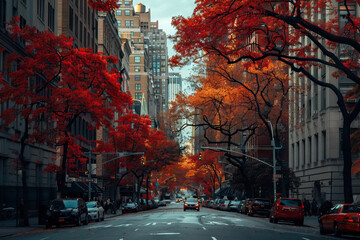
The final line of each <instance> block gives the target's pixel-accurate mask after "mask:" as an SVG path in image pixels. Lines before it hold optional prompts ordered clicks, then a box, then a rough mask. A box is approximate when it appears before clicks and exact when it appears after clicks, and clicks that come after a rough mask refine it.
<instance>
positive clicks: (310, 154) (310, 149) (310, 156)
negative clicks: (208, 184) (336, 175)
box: [308, 137, 312, 164]
mask: <svg viewBox="0 0 360 240" xmlns="http://www.w3.org/2000/svg"><path fill="white" fill-rule="evenodd" d="M308 144H309V148H308V149H309V162H308V163H309V164H311V161H312V146H311V145H312V141H311V137H308Z"/></svg>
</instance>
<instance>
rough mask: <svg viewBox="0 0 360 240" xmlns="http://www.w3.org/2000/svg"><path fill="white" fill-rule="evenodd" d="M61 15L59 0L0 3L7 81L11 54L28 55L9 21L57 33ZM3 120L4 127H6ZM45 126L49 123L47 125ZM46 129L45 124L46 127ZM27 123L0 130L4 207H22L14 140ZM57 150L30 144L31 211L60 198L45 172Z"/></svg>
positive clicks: (1, 64) (0, 60)
mask: <svg viewBox="0 0 360 240" xmlns="http://www.w3.org/2000/svg"><path fill="white" fill-rule="evenodd" d="M57 15H58V11H57V1H56V0H39V1H25V0H0V48H2V49H3V51H0V72H2V73H4V74H3V75H4V81H8V80H9V76H8V74H6V73H7V72H8V70H7V69H6V66H5V61H6V59H7V57H8V56H9V54H13V53H17V54H19V55H23V56H24V55H25V51H24V43H23V42H22V41H13V39H12V38H11V37H10V36H9V32H8V31H7V29H6V27H7V26H6V25H5V23H6V22H10V21H11V19H12V17H14V16H17V17H19V18H20V25H21V26H24V25H25V24H28V25H30V26H32V27H36V28H37V29H38V30H39V31H45V30H48V31H50V32H53V33H55V32H56V30H57V28H58V26H57V25H58V22H57V21H56V19H57ZM14 69H16V64H12V65H11V69H10V71H11V70H14ZM9 105H10V103H9V102H4V103H2V104H0V115H1V114H2V112H3V111H4V110H6V109H7V108H8V107H9ZM3 123H4V122H3V120H1V119H0V126H2V124H3ZM43 123H45V120H44V122H43ZM44 126H45V125H44ZM24 127H25V124H24V121H23V120H22V119H21V118H17V119H16V120H15V121H14V123H13V124H11V125H10V126H8V127H4V128H2V127H0V206H7V207H13V208H15V209H19V208H20V199H23V195H22V176H23V173H24V172H25V171H23V168H22V166H20V163H19V161H17V160H16V159H18V153H19V150H20V143H19V141H14V139H13V138H12V136H13V135H14V134H15V133H17V134H18V135H19V136H22V134H23V132H24ZM55 153H56V151H55V150H54V148H51V147H50V146H48V145H46V144H37V145H34V144H27V146H26V151H25V160H24V161H25V162H26V164H25V166H24V169H25V170H26V182H27V186H28V208H29V211H30V212H36V209H38V207H39V206H40V205H44V204H45V205H46V204H48V202H49V200H51V199H54V198H55V197H56V182H55V174H54V173H51V172H49V171H44V170H45V169H46V167H47V166H48V165H49V164H52V163H53V162H52V159H53V157H54V156H55Z"/></svg>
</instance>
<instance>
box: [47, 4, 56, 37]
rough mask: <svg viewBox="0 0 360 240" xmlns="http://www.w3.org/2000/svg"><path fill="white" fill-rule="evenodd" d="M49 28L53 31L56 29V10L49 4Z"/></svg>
mask: <svg viewBox="0 0 360 240" xmlns="http://www.w3.org/2000/svg"><path fill="white" fill-rule="evenodd" d="M48 26H49V29H50V30H51V31H54V29H55V9H54V8H53V7H52V6H51V4H50V3H48Z"/></svg>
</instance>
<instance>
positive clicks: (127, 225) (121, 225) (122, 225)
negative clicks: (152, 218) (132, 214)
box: [114, 223, 132, 227]
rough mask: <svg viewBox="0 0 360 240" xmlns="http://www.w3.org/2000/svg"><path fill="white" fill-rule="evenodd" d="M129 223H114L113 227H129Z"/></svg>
mask: <svg viewBox="0 0 360 240" xmlns="http://www.w3.org/2000/svg"><path fill="white" fill-rule="evenodd" d="M131 225H132V224H130V223H127V224H120V225H116V226H114V227H129V226H131Z"/></svg>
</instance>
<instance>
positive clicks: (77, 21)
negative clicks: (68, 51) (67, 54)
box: [75, 14, 79, 37]
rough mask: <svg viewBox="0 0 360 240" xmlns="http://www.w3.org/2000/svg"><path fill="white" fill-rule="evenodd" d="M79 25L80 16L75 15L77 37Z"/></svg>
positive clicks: (76, 35)
mask: <svg viewBox="0 0 360 240" xmlns="http://www.w3.org/2000/svg"><path fill="white" fill-rule="evenodd" d="M78 25H79V20H78V16H77V15H76V14H75V37H78V35H79V34H78Z"/></svg>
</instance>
